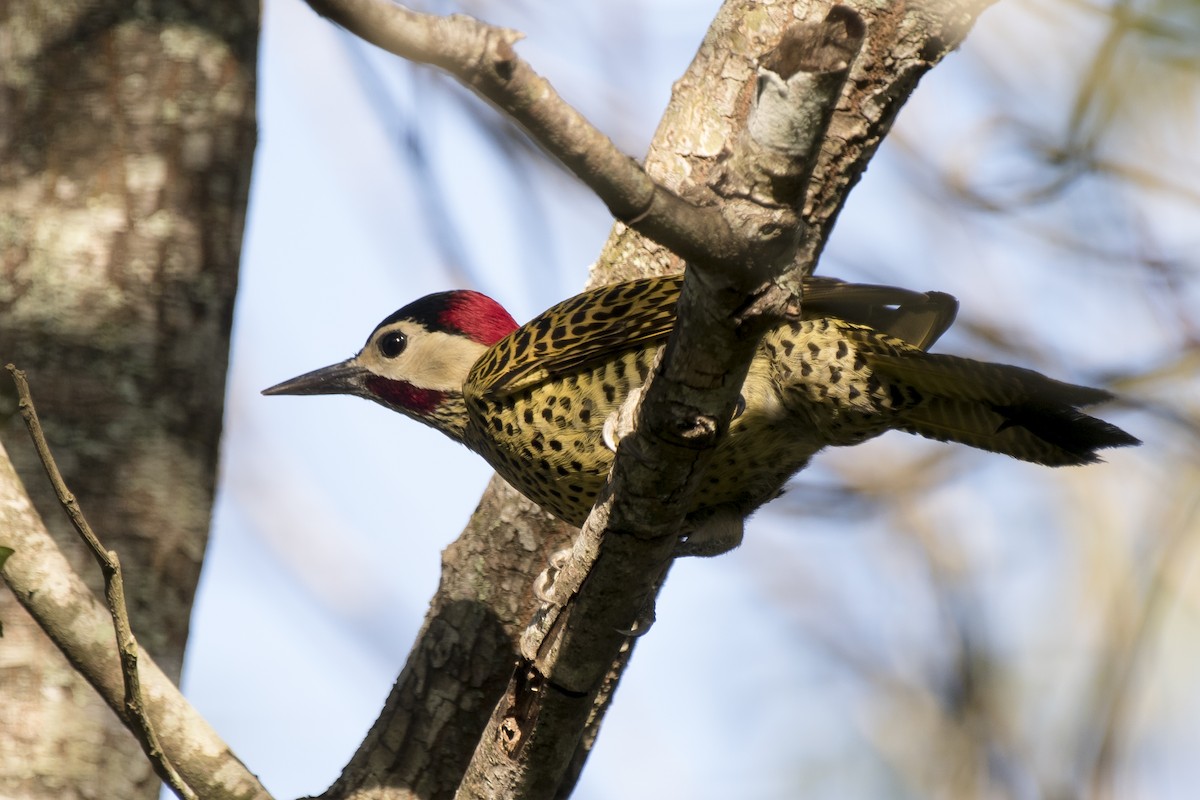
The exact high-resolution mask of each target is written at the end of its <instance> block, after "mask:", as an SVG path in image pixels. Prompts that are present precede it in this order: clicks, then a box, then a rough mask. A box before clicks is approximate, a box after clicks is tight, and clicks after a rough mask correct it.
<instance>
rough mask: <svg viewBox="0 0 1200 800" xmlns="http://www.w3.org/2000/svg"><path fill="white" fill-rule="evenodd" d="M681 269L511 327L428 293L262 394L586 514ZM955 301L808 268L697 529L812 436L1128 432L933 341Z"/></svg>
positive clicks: (1024, 446) (1073, 440)
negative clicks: (424, 429) (345, 355)
mask: <svg viewBox="0 0 1200 800" xmlns="http://www.w3.org/2000/svg"><path fill="white" fill-rule="evenodd" d="M681 281H682V278H681V277H678V276H676V277H666V278H646V279H641V280H635V281H629V282H626V283H621V284H616V285H613V286H607V287H602V288H600V289H595V290H592V291H589V292H584V293H583V294H580V295H577V296H575V297H572V298H570V299H568V300H565V301H563V302H562V303H559V304H558V305H556V306H554V307H552V308H550V309H548V310H547V311H545V312H543V313H542V314H539V315H538V316H537V317H535V318H534V319H532V320H530V321H529V322H528V323H526V324H525V325H522V326H520V327H516V324H515V323H514V322H512V320H511V318H510V317H508V315H507V313H505V312H504V311H503V309H501V308H500V307H499V306H497V305H495V303H494V302H493V301H491V300H489V299H488V298H485V297H483V296H482V295H478V294H475V293H468V292H448V293H442V294H439V295H431V296H429V297H426V298H423V299H422V300H419V301H417V302H415V303H413V304H411V305H409V306H406V307H405V308H403V309H401V310H400V311H398V312H396V314H393V315H392V316H391V317H389V318H388V319H386V320H384V322H383V323H381V324H380V325H379V326H378V327H377V328H376V330H375V332H374V333H372V335H371V338H370V339H369V340H368V342H367V345H366V346H365V347H364V348H363V350H362V351H361V352H360V353H359V354H358V355H357V356H355V357H354V358H353V359H349V360H348V361H346V362H342V363H341V364H336V365H333V366H332V367H327V368H325V369H323V370H317V371H315V372H313V373H309V374H307V375H304V376H301V377H299V378H296V379H293V380H292V381H288V382H285V383H283V384H280V385H279V386H277V387H273V388H272V389H269V390H267V391H268V393H273V394H315V393H335V392H336V393H349V394H357V395H360V396H363V397H367V398H369V399H372V400H375V401H377V402H380V403H382V404H384V405H386V406H388V407H389V408H392V409H393V410H396V411H400V412H402V413H404V414H407V415H408V416H411V417H413V418H415V419H418V420H420V421H422V422H425V423H426V424H429V425H432V426H434V427H436V428H438V429H439V430H442V431H443V432H445V433H446V434H447V435H449V436H451V437H452V438H455V439H457V440H459V441H462V442H463V443H464V444H466V445H467V446H468V447H470V448H471V449H472V450H474V451H475V452H477V453H479V454H480V455H481V456H483V457H484V458H485V459H486V460H487V461H488V462H489V463H490V464H491V465H492V466H493V467H494V468H495V469H496V470H497V471H498V472H500V474H501V475H503V476H504V478H505V479H506V480H508V482H509V483H511V484H512V485H513V486H514V487H516V488H517V489H518V490H520V491H521V492H522V493H523V494H525V495H526V496H527V497H529V498H530V499H532V500H533V501H534V502H536V503H538V504H539V505H540V506H542V508H544V509H545V510H547V511H549V512H550V513H552V514H554V515H555V516H558V517H560V518H561V519H563V520H565V521H567V522H570V523H572V524H574V525H580V524H582V523H583V521H584V519H585V518H586V516H587V514H588V512H589V510H590V509H591V507H592V504H593V502H594V500H595V497H596V495H597V493H598V492H599V491H600V489H601V487H602V486H603V485H604V482H605V479H606V477H607V475H608V471H609V468H610V467H611V465H612V459H613V452H612V451H611V450H610V449H609V447H607V446H606V445H605V443H604V441H603V437H602V430H603V426H604V423H605V420H607V419H608V418H609V417H610V415H612V414H614V413H616V412H617V411H618V410H619V409H620V407H621V404H622V403H623V402H624V401H625V400H626V398H627V397H629V395H630V392H632V391H633V390H635V389H637V388H639V387H640V386H641V385H642V384H643V383H644V382H645V381H646V378H647V377H648V375H649V374H650V369H651V365H652V363H653V361H654V358H655V356H656V354H657V352H658V350H659V348H661V347H662V345H663V344H664V343H665V341H666V338H667V336H668V334H669V332H670V329H671V326H672V325H673V323H674V320H675V305H676V301H677V299H678V296H679V290H680V285H681ZM955 309H956V304H955V301H954V300H953V298H951V297H949V296H948V295H942V294H938V293H929V294H916V293H912V292H906V291H904V290H900V289H893V288H891V287H879V286H863V285H857V284H847V283H842V282H839V281H835V280H831V279H823V278H813V279H809V280H808V281H806V284H805V295H804V300H803V316H802V318H801V319H800V320H798V321H795V322H791V323H788V324H784V325H781V326H779V327H778V328H776V329H774V330H772V331H770V332H768V333H767V334H766V335H765V336H764V337H763V339H762V342H761V343H760V345H759V347H758V352H757V354H756V356H755V358H754V360H753V362H752V363H751V365H750V369H749V373H748V375H747V377H746V380H745V382H744V384H743V386H742V392H741V394H742V398H743V400H744V404H743V406H742V410H741V413H739V414H738V415H737V416H735V418H734V419H733V421H732V422H731V424H730V427H729V431H728V433H727V435H726V436H725V437H724V438H723V439H722V440H721V442H720V443H719V444H718V446H717V451H716V453H715V454H714V457H713V459H712V461H711V462H710V466H709V467H708V469H707V472H706V473H705V475H704V477H703V479H702V484H701V488H700V490H699V491H698V493H697V496H696V497H695V499H694V505H693V507H692V509H691V510H690V511H689V514H688V519H689V523H688V524H689V526H692V527H695V526H699V525H701V524H702V523H703V522H704V521H705V519H706V518H707V517H709V516H711V515H714V514H718V513H720V514H729V513H731V512H732V514H733V515H736V516H745V515H748V514H749V513H751V512H752V511H754V510H755V509H756V508H758V507H759V506H760V505H762V504H763V503H764V502H766V501H768V500H770V499H771V498H773V497H775V496H776V495H777V494H778V493H779V492H780V491H781V489H782V488H783V485H784V484H785V482H786V481H787V480H788V478H789V477H791V475H792V474H794V473H795V472H796V471H797V470H799V469H801V468H802V467H803V466H804V465H805V464H806V463H807V462H808V460H809V459H810V458H811V457H812V455H813V454H814V453H816V452H817V451H818V450H820V449H821V448H823V447H826V446H830V445H850V444H857V443H859V442H862V441H864V440H866V439H869V438H872V437H874V436H877V435H878V434H880V433H883V432H884V431H887V430H890V429H899V430H903V431H907V432H909V433H915V434H919V435H922V436H927V437H931V438H935V439H941V440H946V441H955V442H961V443H964V444H969V445H971V446H974V447H979V448H983V449H987V450H992V451H994V452H998V453H1004V454H1007V455H1010V456H1013V457H1015V458H1019V459H1022V460H1026V461H1032V462H1037V463H1041V464H1047V465H1052V466H1059V465H1067V464H1084V463H1089V462H1092V461H1095V460H1097V456H1096V452H1095V451H1096V450H1097V449H1099V448H1105V447H1117V446H1123V445H1130V444H1136V443H1137V440H1136V439H1135V438H1133V437H1132V436H1130V435H1129V434H1127V433H1125V432H1124V431H1122V430H1120V429H1119V428H1117V427H1115V426H1113V425H1110V424H1108V423H1107V422H1104V421H1102V420H1099V419H1096V418H1094V417H1090V416H1088V415H1086V414H1084V413H1082V412H1081V411H1079V410H1078V409H1079V407H1080V406H1084V405H1089V404H1092V403H1096V402H1100V401H1102V400H1105V399H1107V398H1108V396H1109V395H1108V394H1107V393H1106V392H1104V391H1102V390H1098V389H1090V388H1087V387H1083V386H1074V385H1071V384H1066V383H1061V382H1059V381H1055V380H1052V379H1050V378H1047V377H1045V376H1043V375H1040V374H1038V373H1036V372H1032V371H1030V370H1025V369H1020V368H1018V367H1010V366H1005V365H1002V364H989V363H983V362H979V361H972V360H970V359H964V358H957V357H954V356H946V355H932V354H929V353H927V352H925V349H926V348H927V347H929V346H930V345H931V344H932V343H933V342H934V341H935V340H936V339H937V338H938V337H939V336H940V335H941V334H942V332H944V331H945V329H946V328H947V327H948V326H949V325H950V323H951V322H952V321H953V318H954V312H955ZM514 328H515V329H514ZM505 334H506V335H505Z"/></svg>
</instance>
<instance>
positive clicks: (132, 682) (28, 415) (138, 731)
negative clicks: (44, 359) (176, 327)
mask: <svg viewBox="0 0 1200 800" xmlns="http://www.w3.org/2000/svg"><path fill="white" fill-rule="evenodd" d="M8 371H9V372H10V373H11V374H12V377H13V382H14V383H16V385H17V396H18V398H19V401H18V408H20V410H21V417H22V418H23V419H24V420H25V427H26V428H27V429H28V430H29V437H30V438H31V439H33V446H34V448H35V449H36V450H37V454H38V458H39V459H41V462H42V467H44V468H45V470H46V477H48V478H49V479H50V485H51V486H53V487H54V493H55V494H56V495H57V496H58V501H59V502H60V503H61V504H62V507H63V509H64V510H66V512H67V516H68V517H69V518H70V520H71V524H72V525H73V526H75V530H76V531H77V532H78V533H79V536H80V537H81V538H82V539H83V541H84V543H85V544H87V546H88V549H89V550H91V551H92V555H94V556H95V557H96V563H98V564H99V565H100V571H101V573H103V575H104V598H105V600H106V601H107V602H108V613H109V616H111V617H112V622H113V630H114V632H115V633H116V639H117V650H118V652H119V653H120V654H121V677H122V679H123V681H124V684H125V703H124V709H125V714H124V718H125V724H126V726H127V727H128V728H129V730H130V731H132V732H133V735H134V736H135V737H136V738H137V740H138V743H139V744H141V746H142V751H143V752H144V753H145V754H146V757H147V758H148V759H150V765H151V766H152V767H154V772H155V774H157V775H158V777H159V778H161V779H162V780H163V781H164V782H165V783H166V784H167V785H168V786H170V787H171V790H172V791H174V792H175V794H177V795H178V796H179V797H182V798H183V800H196V793H195V792H193V791H192V789H191V787H190V786H188V785H187V782H186V781H184V779H183V778H182V777H181V776H180V775H179V772H178V771H177V770H176V769H175V765H174V764H172V763H171V759H170V758H168V757H167V755H166V753H164V752H163V751H162V747H161V746H160V745H159V743H158V734H156V733H155V732H154V725H153V724H152V723H151V722H150V718H149V717H148V716H147V715H146V698H145V697H144V696H143V694H142V684H141V680H140V678H139V677H138V645H137V640H136V639H134V637H133V631H132V630H131V629H130V627H129V610H128V609H127V608H126V607H125V581H124V578H123V577H122V575H121V562H120V560H119V559H118V558H117V554H116V552H115V551H113V550H106V549H105V548H104V546H103V545H102V544H100V539H99V538H98V537H97V536H96V532H95V531H93V530H92V526H91V525H89V524H88V521H87V518H86V517H84V516H83V511H82V510H81V509H80V508H79V502H78V501H77V500H76V499H75V495H74V494H72V493H71V490H70V489H68V488H67V484H66V481H64V480H63V476H62V473H61V472H59V470H58V464H57V463H56V462H55V460H54V454H53V453H51V452H50V445H49V444H48V443H47V442H46V435H45V433H43V431H42V423H41V421H40V420H38V415H37V408H36V407H35V406H34V404H33V397H32V396H31V395H30V393H29V382H28V381H26V380H25V373H24V372H22V371H21V370H19V369H17V368H16V367H15V366H13V365H12V364H9V365H8Z"/></svg>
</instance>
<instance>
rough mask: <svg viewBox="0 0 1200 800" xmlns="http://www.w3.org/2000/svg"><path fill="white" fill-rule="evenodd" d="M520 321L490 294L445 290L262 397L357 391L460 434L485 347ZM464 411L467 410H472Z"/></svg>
mask: <svg viewBox="0 0 1200 800" xmlns="http://www.w3.org/2000/svg"><path fill="white" fill-rule="evenodd" d="M516 328H517V323H516V322H515V321H514V320H513V318H512V317H511V316H510V315H509V313H508V312H507V311H505V310H504V308H503V307H502V306H501V305H500V304H499V303H497V302H496V301H495V300H492V299H491V298H490V297H488V296H486V295H483V294H480V293H479V292H472V291H465V290H463V291H453V292H439V293H437V294H431V295H427V296H426V297H422V298H421V299H420V300H417V301H415V302H412V303H409V304H408V305H406V306H405V307H404V308H402V309H400V310H399V311H397V312H396V313H394V314H392V315H391V316H390V317H388V318H387V319H385V320H384V321H383V322H381V323H379V324H378V325H377V326H376V327H375V330H374V331H372V332H371V335H370V336H369V337H368V338H367V343H366V345H364V346H363V349H362V350H360V351H359V353H358V355H356V356H354V357H353V358H349V359H347V360H345V361H341V362H339V363H337V364H331V365H330V366H328V367H322V368H321V369H318V370H313V371H312V372H307V373H305V374H303V375H300V376H299V377H296V378H292V379H291V380H288V381H284V382H283V383H280V384H277V385H275V386H272V387H271V388H269V389H265V390H263V394H266V395H276V394H352V395H357V396H358V397H365V398H367V399H368V400H374V401H375V402H377V403H380V404H381V405H384V406H387V407H388V408H390V409H392V410H393V411H399V412H400V413H402V414H406V415H408V416H410V417H412V418H413V419H416V420H418V421H420V422H425V423H427V424H430V425H433V426H434V427H437V428H441V429H443V430H446V432H448V433H451V434H452V435H454V434H455V432H456V430H455V429H457V428H459V427H460V426H461V424H462V422H463V421H461V420H454V419H450V418H449V417H450V416H452V415H454V414H457V413H460V412H459V409H461V408H462V387H463V382H464V381H465V380H466V378H467V374H468V373H469V372H470V371H471V367H472V366H473V365H474V363H475V362H476V361H477V360H478V359H479V357H480V356H481V355H483V352H484V351H485V350H487V349H488V348H489V347H491V346H492V345H493V344H495V343H496V342H498V341H500V340H501V339H503V338H504V337H505V336H507V335H508V334H509V333H511V332H512V331H514V330H516ZM461 413H464V414H465V410H463V411H462V412H461Z"/></svg>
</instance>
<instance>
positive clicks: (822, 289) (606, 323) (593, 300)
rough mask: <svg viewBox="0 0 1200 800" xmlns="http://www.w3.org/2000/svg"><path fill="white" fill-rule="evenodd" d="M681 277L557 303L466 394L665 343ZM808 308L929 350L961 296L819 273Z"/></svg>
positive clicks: (482, 367) (811, 313) (809, 284)
mask: <svg viewBox="0 0 1200 800" xmlns="http://www.w3.org/2000/svg"><path fill="white" fill-rule="evenodd" d="M682 283H683V276H682V275H671V276H668V277H657V278H639V279H637V280H632V281H626V282H625V283H617V284H613V285H611V286H602V287H600V288H599V289H592V290H591V291H587V292H583V293H582V294H578V295H576V296H575V297H572V298H570V299H568V300H564V301H563V302H561V303H559V304H557V305H555V306H552V307H551V308H549V309H547V310H546V311H543V312H542V313H541V314H539V315H537V316H536V317H534V318H533V319H532V320H530V321H529V322H527V323H526V324H524V325H522V326H521V327H520V328H518V329H517V330H515V331H513V332H512V333H511V334H509V335H508V336H506V337H505V338H503V339H501V340H500V341H499V342H497V343H496V344H495V345H493V346H492V347H491V348H490V349H489V350H488V351H487V352H485V353H484V354H483V356H482V357H481V358H480V359H479V361H477V362H476V363H475V366H474V367H473V368H472V369H471V374H470V375H469V376H468V378H467V381H466V384H465V385H464V387H463V390H464V393H465V394H467V395H468V396H474V397H484V396H490V397H495V396H497V395H500V394H509V393H514V392H520V391H523V390H525V389H528V388H530V387H531V386H536V385H538V384H539V383H542V382H544V381H547V380H550V379H553V378H555V377H557V376H560V375H564V374H569V373H573V372H577V371H579V370H580V369H581V368H583V367H586V366H588V365H590V364H593V363H596V362H601V361H605V360H608V359H611V358H612V357H613V355H614V354H615V353H620V352H624V351H626V350H629V349H632V348H639V347H646V346H648V345H657V344H661V343H662V342H664V341H665V340H666V338H667V335H668V334H669V333H670V332H671V326H672V325H673V324H674V323H675V306H676V303H677V302H678V300H679V290H680V286H681V285H682ZM801 308H802V311H801V316H802V318H804V319H817V318H821V317H836V318H838V319H843V320H846V321H847V322H852V323H855V324H858V325H866V326H868V327H871V328H874V329H875V330H878V331H880V332H881V333H885V334H887V335H889V336H892V337H894V338H897V339H901V340H903V341H905V342H908V343H909V344H912V345H913V346H915V347H919V348H921V349H922V350H925V349H927V348H928V347H929V346H930V345H931V344H933V343H934V342H935V341H937V339H938V337H939V336H941V335H942V334H943V333H944V332H945V331H946V329H947V328H949V327H950V325H951V323H953V322H954V317H955V314H956V313H957V311H958V301H957V300H955V299H954V298H953V297H951V296H950V295H948V294H943V293H942V292H913V291H909V290H907V289H898V288H896V287H892V286H876V285H873V284H860V283H846V282H844V281H840V280H837V279H834V278H825V277H816V276H813V277H810V278H807V279H805V281H804V298H803V302H802V303H801Z"/></svg>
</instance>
